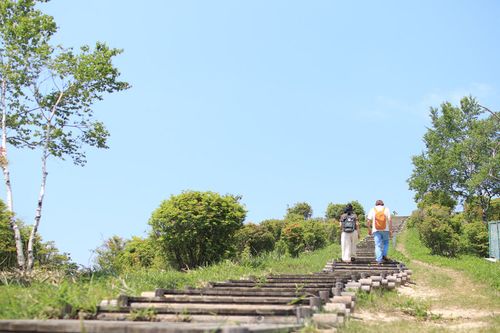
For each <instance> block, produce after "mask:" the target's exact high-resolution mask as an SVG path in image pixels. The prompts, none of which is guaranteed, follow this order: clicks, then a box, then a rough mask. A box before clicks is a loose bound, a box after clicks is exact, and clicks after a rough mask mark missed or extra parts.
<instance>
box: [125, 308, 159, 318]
mask: <svg viewBox="0 0 500 333" xmlns="http://www.w3.org/2000/svg"><path fill="white" fill-rule="evenodd" d="M156 315H157V311H156V309H155V308H145V309H133V310H132V311H130V313H129V315H128V320H131V321H156Z"/></svg>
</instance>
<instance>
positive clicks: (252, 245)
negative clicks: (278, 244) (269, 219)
mask: <svg viewBox="0 0 500 333" xmlns="http://www.w3.org/2000/svg"><path fill="white" fill-rule="evenodd" d="M235 239H236V247H237V250H238V252H239V253H242V252H243V251H244V250H245V249H247V248H248V249H249V251H250V254H251V255H252V256H255V255H257V254H260V253H262V252H269V251H272V250H273V249H274V243H275V238H274V236H273V234H272V233H271V232H270V231H268V230H267V229H266V228H264V227H263V226H262V225H256V224H253V223H249V224H245V225H244V226H243V227H242V228H241V229H239V230H238V231H237V232H236V234H235Z"/></svg>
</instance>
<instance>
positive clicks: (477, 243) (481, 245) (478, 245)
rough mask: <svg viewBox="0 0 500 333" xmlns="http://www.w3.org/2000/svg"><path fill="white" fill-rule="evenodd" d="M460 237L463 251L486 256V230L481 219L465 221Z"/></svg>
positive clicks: (487, 250) (487, 248) (487, 252)
mask: <svg viewBox="0 0 500 333" xmlns="http://www.w3.org/2000/svg"><path fill="white" fill-rule="evenodd" d="M462 237H463V241H462V244H463V246H464V251H465V253H468V254H473V255H475V256H478V257H488V255H489V247H488V230H487V229H486V227H485V225H484V223H483V222H482V221H474V222H470V223H466V224H465V225H464V226H463V235H462Z"/></svg>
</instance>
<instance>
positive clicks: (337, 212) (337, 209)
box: [325, 200, 366, 224]
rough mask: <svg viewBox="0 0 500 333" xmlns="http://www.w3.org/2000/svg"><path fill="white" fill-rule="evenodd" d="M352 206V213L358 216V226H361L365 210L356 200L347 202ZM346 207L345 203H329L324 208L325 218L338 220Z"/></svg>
mask: <svg viewBox="0 0 500 333" xmlns="http://www.w3.org/2000/svg"><path fill="white" fill-rule="evenodd" d="M348 203H350V204H351V205H352V208H353V211H354V213H356V215H357V216H358V219H359V221H360V224H363V223H362V222H363V220H364V218H365V215H366V213H365V209H364V208H363V206H362V205H361V204H360V203H359V201H357V200H353V201H350V202H348ZM346 206H347V203H345V204H334V203H329V204H328V206H327V207H326V213H325V217H326V218H327V219H335V220H337V221H338V220H340V216H341V215H342V214H343V213H344V210H345V207H346Z"/></svg>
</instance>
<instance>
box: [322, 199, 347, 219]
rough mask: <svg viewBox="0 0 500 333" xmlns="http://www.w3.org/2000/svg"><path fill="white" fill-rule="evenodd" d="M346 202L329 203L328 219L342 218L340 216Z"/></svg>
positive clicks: (326, 214)
mask: <svg viewBox="0 0 500 333" xmlns="http://www.w3.org/2000/svg"><path fill="white" fill-rule="evenodd" d="M345 206H346V205H345V204H334V203H329V204H328V206H327V207H326V213H325V217H326V218H327V219H335V220H337V221H338V220H340V216H341V215H342V214H343V213H344V209H345Z"/></svg>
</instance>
